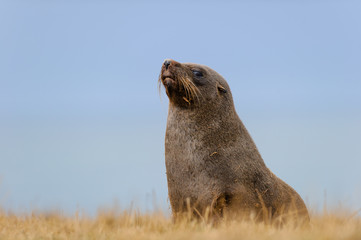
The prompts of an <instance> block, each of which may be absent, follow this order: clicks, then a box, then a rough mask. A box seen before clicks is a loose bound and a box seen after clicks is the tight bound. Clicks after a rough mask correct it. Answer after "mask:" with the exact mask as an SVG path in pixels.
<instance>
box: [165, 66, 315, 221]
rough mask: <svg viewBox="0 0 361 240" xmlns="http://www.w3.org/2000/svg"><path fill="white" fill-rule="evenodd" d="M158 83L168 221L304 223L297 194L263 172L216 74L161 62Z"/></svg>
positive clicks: (226, 88) (227, 90)
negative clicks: (163, 102)
mask: <svg viewBox="0 0 361 240" xmlns="http://www.w3.org/2000/svg"><path fill="white" fill-rule="evenodd" d="M161 85H163V86H164V88H165V91H166V94H167V96H168V98H169V109H168V119H167V128H166V135H165V163H166V174H167V181H168V194H169V200H170V204H171V207H172V213H173V216H175V217H176V216H179V215H180V214H182V213H185V212H187V211H188V212H189V211H191V212H192V214H194V215H195V216H197V215H198V216H205V215H207V216H209V215H211V216H215V217H216V218H217V216H220V217H221V216H224V215H225V214H228V215H232V216H236V217H242V218H249V217H251V218H254V219H258V220H263V221H270V220H272V221H273V220H278V221H279V222H283V221H285V220H288V219H289V218H290V217H292V218H293V219H303V220H302V221H304V222H308V221H309V216H308V211H307V208H306V206H305V204H304V202H303V200H302V199H301V197H300V196H299V195H298V194H297V192H296V191H295V190H294V189H293V188H291V187H290V186H289V185H287V184H286V183H285V182H284V181H282V180H281V179H279V178H278V177H277V176H276V175H274V174H273V173H272V172H271V171H270V170H269V169H268V168H267V167H266V165H265V163H264V161H263V159H262V157H261V155H260V153H259V152H258V150H257V147H256V145H255V143H254V142H253V140H252V138H251V136H250V135H249V133H248V131H247V129H246V128H245V126H244V125H243V123H242V121H241V120H240V118H239V117H238V115H237V113H236V110H235V107H234V104H233V98H232V94H231V90H230V88H229V86H228V84H227V82H226V80H225V79H224V78H223V77H222V76H221V75H219V74H218V73H217V72H216V71H214V70H213V69H211V68H209V67H207V66H204V65H199V64H193V63H179V62H176V61H174V60H171V59H167V60H165V61H164V63H163V65H162V68H161V73H160V76H159V87H161Z"/></svg>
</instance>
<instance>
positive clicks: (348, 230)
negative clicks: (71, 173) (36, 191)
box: [0, 211, 361, 240]
mask: <svg viewBox="0 0 361 240" xmlns="http://www.w3.org/2000/svg"><path fill="white" fill-rule="evenodd" d="M4 239H11V240H21V239H74V240H81V239H187V240H190V239H223V240H226V239H247V240H248V239H249V240H252V239H257V240H259V239H267V240H272V239H277V240H282V239H287V240H289V239H325V240H326V239H327V240H331V239H335V240H336V239H337V240H340V239H355V240H356V239H357V240H360V239H361V217H360V215H359V214H358V212H354V213H351V212H347V211H338V212H334V213H324V214H311V224H310V227H308V228H301V227H294V226H292V224H290V225H287V226H284V227H282V228H277V227H274V226H271V225H266V224H260V223H258V224H256V223H252V222H239V221H238V222H237V221H230V220H224V221H223V222H221V223H219V224H218V225H217V226H212V225H210V224H206V223H204V222H196V221H189V220H184V221H181V222H177V223H173V222H172V220H171V219H170V218H169V217H165V216H164V215H163V214H161V213H154V214H140V213H137V212H134V211H133V212H127V211H125V212H119V211H107V212H102V213H99V214H98V215H97V216H96V217H93V218H90V217H84V216H83V217H82V216H80V215H79V214H75V215H74V216H71V217H69V216H68V217H66V216H64V215H62V214H59V213H47V214H34V213H33V214H28V215H26V214H24V215H12V214H5V213H0V240H4Z"/></svg>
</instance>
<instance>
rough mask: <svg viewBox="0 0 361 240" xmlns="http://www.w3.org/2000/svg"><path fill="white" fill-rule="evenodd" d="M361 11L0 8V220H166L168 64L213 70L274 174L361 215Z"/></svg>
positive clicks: (1, 3) (288, 5) (124, 5)
mask: <svg viewBox="0 0 361 240" xmlns="http://www.w3.org/2000/svg"><path fill="white" fill-rule="evenodd" d="M360 10H361V4H360V2H359V1H292V2H290V1H226V2H225V1H182V2H181V1H178V2H174V1H173V2H172V1H152V2H150V1H149V2H148V1H80V0H78V1H55V0H54V1H40V0H39V1H37V0H36V1H17V0H15V1H10V0H0V163H1V165H2V167H1V169H0V177H1V184H0V206H2V207H3V208H5V209H8V210H13V211H27V210H29V209H34V208H36V209H40V210H49V209H62V210H64V211H65V212H70V213H71V212H73V211H75V210H76V209H84V210H85V211H86V212H89V213H94V212H96V210H97V209H98V208H99V207H101V206H109V205H111V204H113V202H114V201H116V202H119V203H120V205H121V206H122V207H129V206H130V205H131V202H134V203H135V204H136V205H138V206H140V207H141V208H142V209H152V208H153V203H152V201H153V200H152V199H153V195H154V194H155V195H156V196H157V200H156V202H157V204H158V205H159V206H160V207H161V208H162V209H165V210H167V209H168V203H167V184H166V177H165V167H164V132H165V125H166V117H167V105H168V100H167V97H166V96H165V94H164V91H162V93H161V96H159V94H158V90H157V78H158V75H159V71H160V67H161V64H162V61H163V60H164V59H165V58H173V59H175V60H177V61H180V62H195V63H201V64H205V65H208V66H210V67H212V68H213V69H215V70H216V71H217V72H219V73H220V74H221V75H223V76H224V77H225V78H226V79H227V81H228V83H229V85H230V86H231V89H232V93H233V97H234V102H235V105H236V109H237V112H238V114H239V115H240V117H241V119H242V120H243V122H244V123H245V125H246V127H247V128H248V130H249V132H250V133H251V135H252V136H253V138H254V140H255V142H256V144H257V146H258V148H259V150H260V152H261V154H262V156H263V158H264V160H265V162H266V164H267V166H268V167H269V168H270V169H271V170H272V171H273V172H274V173H276V174H277V175H278V176H279V177H281V178H282V179H283V180H285V181H286V182H288V183H289V184H290V185H291V186H293V187H294V188H295V189H296V190H297V191H298V192H299V193H300V194H301V195H302V197H304V198H305V199H307V200H306V201H307V202H308V203H309V206H312V207H320V206H322V204H323V203H324V198H325V197H324V195H325V192H326V195H327V197H326V200H327V202H328V204H330V205H337V204H339V203H341V204H342V205H344V206H346V207H350V208H352V209H356V208H360V207H361V206H360V204H359V202H361V177H360V175H359V169H361V94H360V93H361V67H360V66H361V57H360V56H361V44H360V43H361V15H360V14H359V13H360Z"/></svg>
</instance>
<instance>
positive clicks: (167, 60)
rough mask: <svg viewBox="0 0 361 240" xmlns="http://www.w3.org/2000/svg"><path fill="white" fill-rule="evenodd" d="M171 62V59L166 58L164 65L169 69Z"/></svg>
mask: <svg viewBox="0 0 361 240" xmlns="http://www.w3.org/2000/svg"><path fill="white" fill-rule="evenodd" d="M170 63H171V60H169V59H166V60H165V61H164V63H163V65H164V67H165V69H168V67H169V65H170Z"/></svg>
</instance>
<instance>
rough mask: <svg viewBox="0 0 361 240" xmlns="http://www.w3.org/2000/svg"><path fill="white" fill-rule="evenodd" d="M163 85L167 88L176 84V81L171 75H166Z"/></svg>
mask: <svg viewBox="0 0 361 240" xmlns="http://www.w3.org/2000/svg"><path fill="white" fill-rule="evenodd" d="M163 85H164V87H166V88H171V87H173V86H174V85H175V81H174V79H173V78H170V77H166V78H164V79H163Z"/></svg>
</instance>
